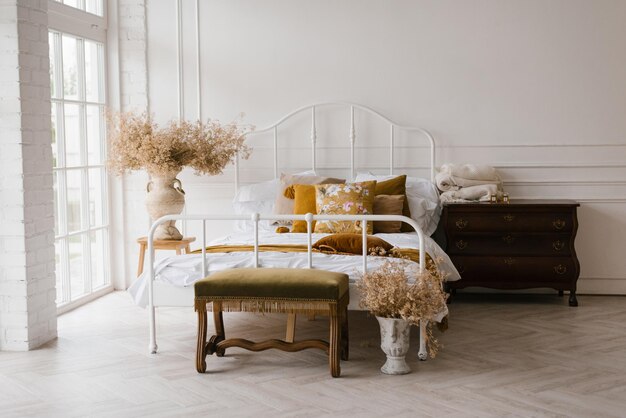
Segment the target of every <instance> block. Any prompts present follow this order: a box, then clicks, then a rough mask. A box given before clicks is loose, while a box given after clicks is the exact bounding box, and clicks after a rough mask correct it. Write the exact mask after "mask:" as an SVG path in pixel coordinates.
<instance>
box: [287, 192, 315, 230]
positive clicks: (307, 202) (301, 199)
mask: <svg viewBox="0 0 626 418" xmlns="http://www.w3.org/2000/svg"><path fill="white" fill-rule="evenodd" d="M292 187H293V195H294V205H293V213H294V215H304V214H307V213H317V211H316V206H315V186H314V185H312V184H294V185H293V186H292ZM311 230H312V231H315V221H313V222H312V223H311ZM291 232H306V222H305V221H293V225H292V226H291Z"/></svg>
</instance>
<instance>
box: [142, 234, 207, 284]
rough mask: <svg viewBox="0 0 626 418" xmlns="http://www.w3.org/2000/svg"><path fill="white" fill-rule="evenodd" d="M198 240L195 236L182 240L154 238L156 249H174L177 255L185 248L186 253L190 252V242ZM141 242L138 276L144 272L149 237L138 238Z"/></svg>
mask: <svg viewBox="0 0 626 418" xmlns="http://www.w3.org/2000/svg"><path fill="white" fill-rule="evenodd" d="M195 240H196V238H195V237H186V238H183V239H181V240H154V241H153V243H154V249H155V250H173V251H176V255H181V254H182V251H183V250H185V254H189V253H190V249H189V244H191V243H192V242H194V241H195ZM137 242H138V243H139V266H138V267H137V276H140V275H141V273H143V264H144V260H145V258H146V249H147V248H148V237H141V238H139V239H137Z"/></svg>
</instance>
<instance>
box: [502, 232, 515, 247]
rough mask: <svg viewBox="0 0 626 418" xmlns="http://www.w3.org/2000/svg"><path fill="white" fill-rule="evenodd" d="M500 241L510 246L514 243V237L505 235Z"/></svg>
mask: <svg viewBox="0 0 626 418" xmlns="http://www.w3.org/2000/svg"><path fill="white" fill-rule="evenodd" d="M502 241H504V242H506V243H507V244H509V245H510V244H513V242H515V237H514V236H513V235H511V234H509V235H505V236H503V237H502Z"/></svg>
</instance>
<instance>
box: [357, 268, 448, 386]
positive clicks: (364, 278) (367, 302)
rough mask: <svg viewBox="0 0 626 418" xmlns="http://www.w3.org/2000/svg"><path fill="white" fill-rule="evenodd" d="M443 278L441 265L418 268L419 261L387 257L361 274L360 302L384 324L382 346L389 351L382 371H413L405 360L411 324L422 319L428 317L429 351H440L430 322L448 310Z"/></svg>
mask: <svg viewBox="0 0 626 418" xmlns="http://www.w3.org/2000/svg"><path fill="white" fill-rule="evenodd" d="M435 264H437V262H436V261H435ZM444 278H445V277H444V274H443V273H442V272H441V270H440V269H439V268H431V269H425V270H424V271H423V272H419V269H418V265H417V264H416V263H414V262H411V261H408V260H403V259H394V260H388V261H385V263H383V264H382V265H381V266H380V267H379V268H377V269H375V270H373V271H369V272H367V273H366V274H361V277H360V280H358V281H357V287H358V289H359V291H360V294H361V302H360V306H361V308H364V309H367V310H369V311H370V312H371V313H372V314H373V315H375V316H376V318H377V319H378V322H379V323H380V326H381V348H382V349H383V351H384V352H385V353H386V354H387V362H386V363H385V365H383V367H382V368H381V370H382V371H383V373H387V374H404V373H408V372H410V369H409V368H408V365H407V364H406V361H405V360H404V357H405V355H406V353H407V351H408V342H409V330H410V326H409V325H419V323H420V320H428V321H429V325H428V332H427V335H428V340H429V344H428V354H429V355H430V357H435V355H436V354H437V350H438V346H439V345H438V341H437V340H436V339H435V338H434V336H433V335H432V327H431V324H432V320H433V319H435V318H437V317H438V315H439V314H440V313H441V312H442V311H445V310H446V299H447V295H446V293H445V292H444V290H443V286H442V283H443V280H444ZM391 336H395V337H394V338H391Z"/></svg>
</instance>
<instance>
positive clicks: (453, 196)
mask: <svg viewBox="0 0 626 418" xmlns="http://www.w3.org/2000/svg"><path fill="white" fill-rule="evenodd" d="M497 193H498V185H497V184H494V183H492V184H482V185H478V186H470V187H463V188H461V189H459V190H450V191H447V192H443V193H441V196H439V198H440V199H441V201H442V202H468V201H477V200H478V201H487V200H489V199H490V198H491V195H496V194H497Z"/></svg>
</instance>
